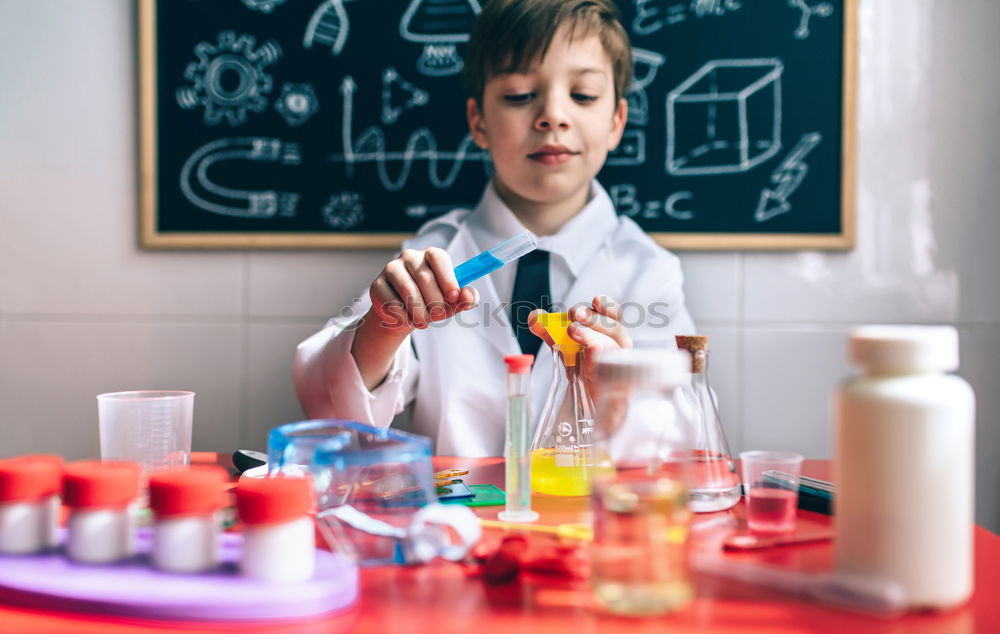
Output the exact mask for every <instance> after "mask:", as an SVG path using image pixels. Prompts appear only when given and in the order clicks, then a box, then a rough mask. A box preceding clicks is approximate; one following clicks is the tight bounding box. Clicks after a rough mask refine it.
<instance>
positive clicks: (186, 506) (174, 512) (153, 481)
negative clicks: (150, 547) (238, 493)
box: [149, 467, 226, 517]
mask: <svg viewBox="0 0 1000 634" xmlns="http://www.w3.org/2000/svg"><path fill="white" fill-rule="evenodd" d="M225 484H226V472H225V471H223V470H222V469H220V468H218V467H194V468H191V469H184V470H180V471H161V472H159V473H154V474H152V475H151V476H149V508H151V509H152V510H153V514H154V515H156V516H157V517H176V516H180V515H209V514H211V513H214V512H215V511H217V510H218V509H220V508H222V507H223V506H224V505H225V499H226V498H225V489H224V487H225Z"/></svg>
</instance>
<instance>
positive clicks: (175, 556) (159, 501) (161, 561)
mask: <svg viewBox="0 0 1000 634" xmlns="http://www.w3.org/2000/svg"><path fill="white" fill-rule="evenodd" d="M225 482H226V473H225V472H224V471H223V470H222V469H219V468H215V467H195V468H191V469H186V470H183V471H177V470H174V471H162V472H160V473H154V474H153V475H151V476H150V478H149V507H150V509H151V510H152V511H153V518H154V521H153V546H152V551H151V552H150V557H151V560H152V563H153V566H155V567H156V568H159V569H160V570H165V571H167V572H180V573H193V572H204V571H206V570H210V569H212V568H215V567H216V566H217V565H218V564H219V555H218V539H219V532H220V525H221V517H220V510H221V509H222V507H223V506H224V505H225V491H224V488H223V487H224V485H225Z"/></svg>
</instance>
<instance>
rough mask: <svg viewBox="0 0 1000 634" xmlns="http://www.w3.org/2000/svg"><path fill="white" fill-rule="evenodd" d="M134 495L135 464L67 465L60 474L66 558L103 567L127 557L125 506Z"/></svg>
mask: <svg viewBox="0 0 1000 634" xmlns="http://www.w3.org/2000/svg"><path fill="white" fill-rule="evenodd" d="M138 496H139V465H138V463H134V462H124V461H122V462H99V461H96V460H81V461H79V462H72V463H70V464H68V465H67V466H66V471H65V473H64V475H63V503H64V504H65V505H66V506H68V507H69V509H70V515H69V522H68V525H69V538H68V539H67V541H66V554H67V555H68V556H69V558H70V559H72V560H74V561H78V562H81V563H90V564H107V563H113V562H116V561H120V560H122V559H125V558H127V557H129V556H131V555H132V542H133V536H132V528H133V526H132V520H131V518H130V516H129V506H130V505H131V504H132V503H133V502H134V501H135V499H136V498H137V497H138Z"/></svg>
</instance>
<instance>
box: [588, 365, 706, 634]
mask: <svg viewBox="0 0 1000 634" xmlns="http://www.w3.org/2000/svg"><path fill="white" fill-rule="evenodd" d="M689 367H690V360H689V356H688V354H687V353H686V352H684V351H678V350H669V349H663V350H655V349H647V350H614V351H608V352H604V353H602V354H601V357H600V358H599V359H598V362H597V375H598V378H599V379H600V381H601V392H600V400H599V405H598V410H597V412H598V418H597V427H596V428H595V430H594V450H593V451H594V456H595V459H596V461H597V462H598V463H599V464H602V465H604V468H602V469H599V470H595V472H594V477H593V481H592V484H593V493H592V495H591V500H592V502H593V513H594V540H593V542H592V544H591V550H590V561H591V585H592V587H593V590H594V594H595V595H596V597H597V599H598V601H600V603H601V604H602V605H603V606H604V607H605V608H607V609H608V610H610V611H612V612H616V613H619V614H627V615H634V616H640V615H654V614H662V613H665V612H671V611H675V610H678V609H680V608H681V607H683V606H684V605H686V604H687V603H688V602H689V601H690V600H691V597H692V594H693V591H692V585H691V579H690V574H689V571H688V562H687V537H688V532H689V523H690V517H691V514H690V512H689V511H688V508H687V476H688V473H687V472H688V468H689V466H690V458H691V444H690V434H689V428H688V425H687V421H685V420H683V419H682V418H680V417H679V416H678V413H677V410H676V407H675V404H674V391H675V389H676V387H677V386H678V385H680V384H682V383H685V382H686V381H687V372H688V368H689Z"/></svg>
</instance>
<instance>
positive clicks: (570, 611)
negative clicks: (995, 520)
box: [0, 457, 1000, 634]
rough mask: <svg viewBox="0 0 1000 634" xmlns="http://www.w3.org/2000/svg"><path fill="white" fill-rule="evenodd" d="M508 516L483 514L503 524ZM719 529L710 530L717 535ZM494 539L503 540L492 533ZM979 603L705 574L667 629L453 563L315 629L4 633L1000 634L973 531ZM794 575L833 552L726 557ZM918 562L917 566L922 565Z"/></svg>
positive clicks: (100, 623) (565, 589) (17, 622)
mask: <svg viewBox="0 0 1000 634" xmlns="http://www.w3.org/2000/svg"><path fill="white" fill-rule="evenodd" d="M434 460H435V466H436V467H437V468H445V467H467V468H469V469H470V470H471V471H470V473H469V474H468V475H467V476H464V479H465V481H466V482H468V483H470V484H475V483H494V484H499V485H501V487H502V485H503V460H502V459H500V458H478V459H468V458H443V457H438V458H435V459H434ZM803 475H808V476H812V477H817V478H821V479H829V476H830V463H829V461H821V460H807V461H806V462H805V464H804V465H803ZM532 504H533V507H534V508H535V509H536V510H538V511H540V512H541V514H542V518H541V522H542V523H545V524H557V523H560V522H567V521H579V520H580V519H582V518H584V517H585V516H586V509H585V501H584V500H582V499H579V498H556V497H550V496H535V497H534V499H533V503H532ZM501 509H502V507H484V508H479V509H475V510H476V512H477V514H478V515H480V516H481V517H484V518H489V519H495V518H496V514H497V512H498V511H499V510H501ZM743 512H744V510H743V508H742V503H741V504H739V505H737V506H736V507H734V508H733V509H731V510H729V511H725V512H722V513H716V514H712V515H711V516H706V515H699V516H697V521H698V522H712V521H713V520H715V521H716V523H726V522H727V519H726V518H730V521H729V523H730V524H731V518H733V517H737V516H739V515H740V514H742V513H743ZM829 527H830V517H828V516H825V515H820V514H816V513H811V512H808V511H799V517H798V526H797V529H796V530H797V531H800V532H813V531H816V530H819V529H823V528H829ZM709 530H712V529H709ZM488 534H492V535H494V536H496V535H498V534H499V533H496V532H493V529H490V530H489V532H488ZM975 548H976V551H975V552H976V592H975V594H974V596H973V597H972V600H971V601H970V602H969V603H967V604H966V605H965V606H963V607H961V608H959V609H956V610H952V611H950V612H947V613H943V614H928V613H921V614H909V615H906V616H904V617H902V618H897V619H892V620H885V619H880V618H875V617H869V616H863V615H858V614H854V613H851V612H846V611H841V610H836V609H833V608H828V607H825V606H823V605H820V604H815V603H809V602H807V601H805V600H801V599H798V598H794V597H789V596H788V595H784V594H780V593H777V592H775V591H772V590H768V589H764V588H757V587H753V586H749V585H746V584H743V583H738V582H735V581H729V580H724V579H720V578H716V577H711V576H707V575H700V574H696V575H695V587H696V594H697V596H696V598H695V600H694V601H693V602H692V603H691V605H690V606H688V607H687V608H685V609H684V610H683V611H681V612H679V613H677V614H673V615H669V616H665V617H659V618H651V619H631V618H623V617H616V616H613V615H609V614H606V613H603V612H602V611H601V610H600V609H599V608H598V607H597V606H596V605H595V603H594V600H593V599H592V597H591V595H590V592H589V590H588V586H587V583H586V582H569V581H552V580H549V579H543V578H541V577H527V578H522V579H521V580H519V581H516V582H513V583H510V584H507V585H501V586H489V585H486V584H484V583H483V582H482V581H481V580H480V579H478V578H476V577H470V576H469V575H468V574H467V572H466V571H465V570H463V569H462V568H461V567H460V566H458V565H456V564H451V563H446V562H440V563H435V564H431V565H425V566H414V567H403V566H385V567H378V568H366V569H363V571H362V573H361V599H360V601H359V603H358V605H357V606H355V607H354V608H353V609H351V610H349V611H347V612H344V613H340V614H336V615H332V616H329V617H327V618H324V619H318V620H312V621H296V622H290V623H270V624H267V625H257V624H253V623H239V624H237V623H221V624H220V623H195V622H178V621H169V622H167V621H141V620H136V619H123V618H108V617H104V616H101V615H93V614H80V613H69V612H50V611H41V610H31V609H25V608H21V607H18V606H16V605H11V604H7V603H0V632H5V633H6V632H46V633H48V632H94V633H98V632H100V633H102V634H103V633H107V634H117V633H127V632H140V631H151V630H153V631H155V630H163V631H185V632H261V633H264V632H274V633H278V632H296V633H298V632H304V633H312V632H317V633H318V632H324V633H326V632H379V633H386V632H388V633H390V634H407V633H409V632H438V633H441V634H447V633H450V632H466V631H472V630H474V631H475V632H477V634H487V633H489V632H503V633H504V634H512V633H515V632H538V631H545V632H556V631H571V632H575V633H578V634H587V633H590V632H618V631H620V632H626V631H627V632H636V633H637V632H690V631H698V632H703V631H709V632H849V633H850V634H863V633H865V632H890V633H892V634H897V633H903V632H917V633H923V632H927V633H930V632H933V633H935V634H939V633H947V634H951V633H955V634H958V633H971V632H1000V574H998V573H997V569H1000V537H998V536H997V535H994V534H993V533H991V532H989V531H987V530H984V529H983V528H980V527H976V529H975ZM720 556H725V557H732V558H737V559H740V560H743V561H754V562H761V563H768V564H771V565H778V566H783V567H787V568H789V569H794V570H804V571H822V570H829V569H831V567H832V564H833V547H832V544H831V542H821V543H814V544H802V545H795V546H783V547H778V548H772V549H769V550H765V551H756V552H748V553H739V554H726V555H720ZM915 556H917V555H916V554H915Z"/></svg>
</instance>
